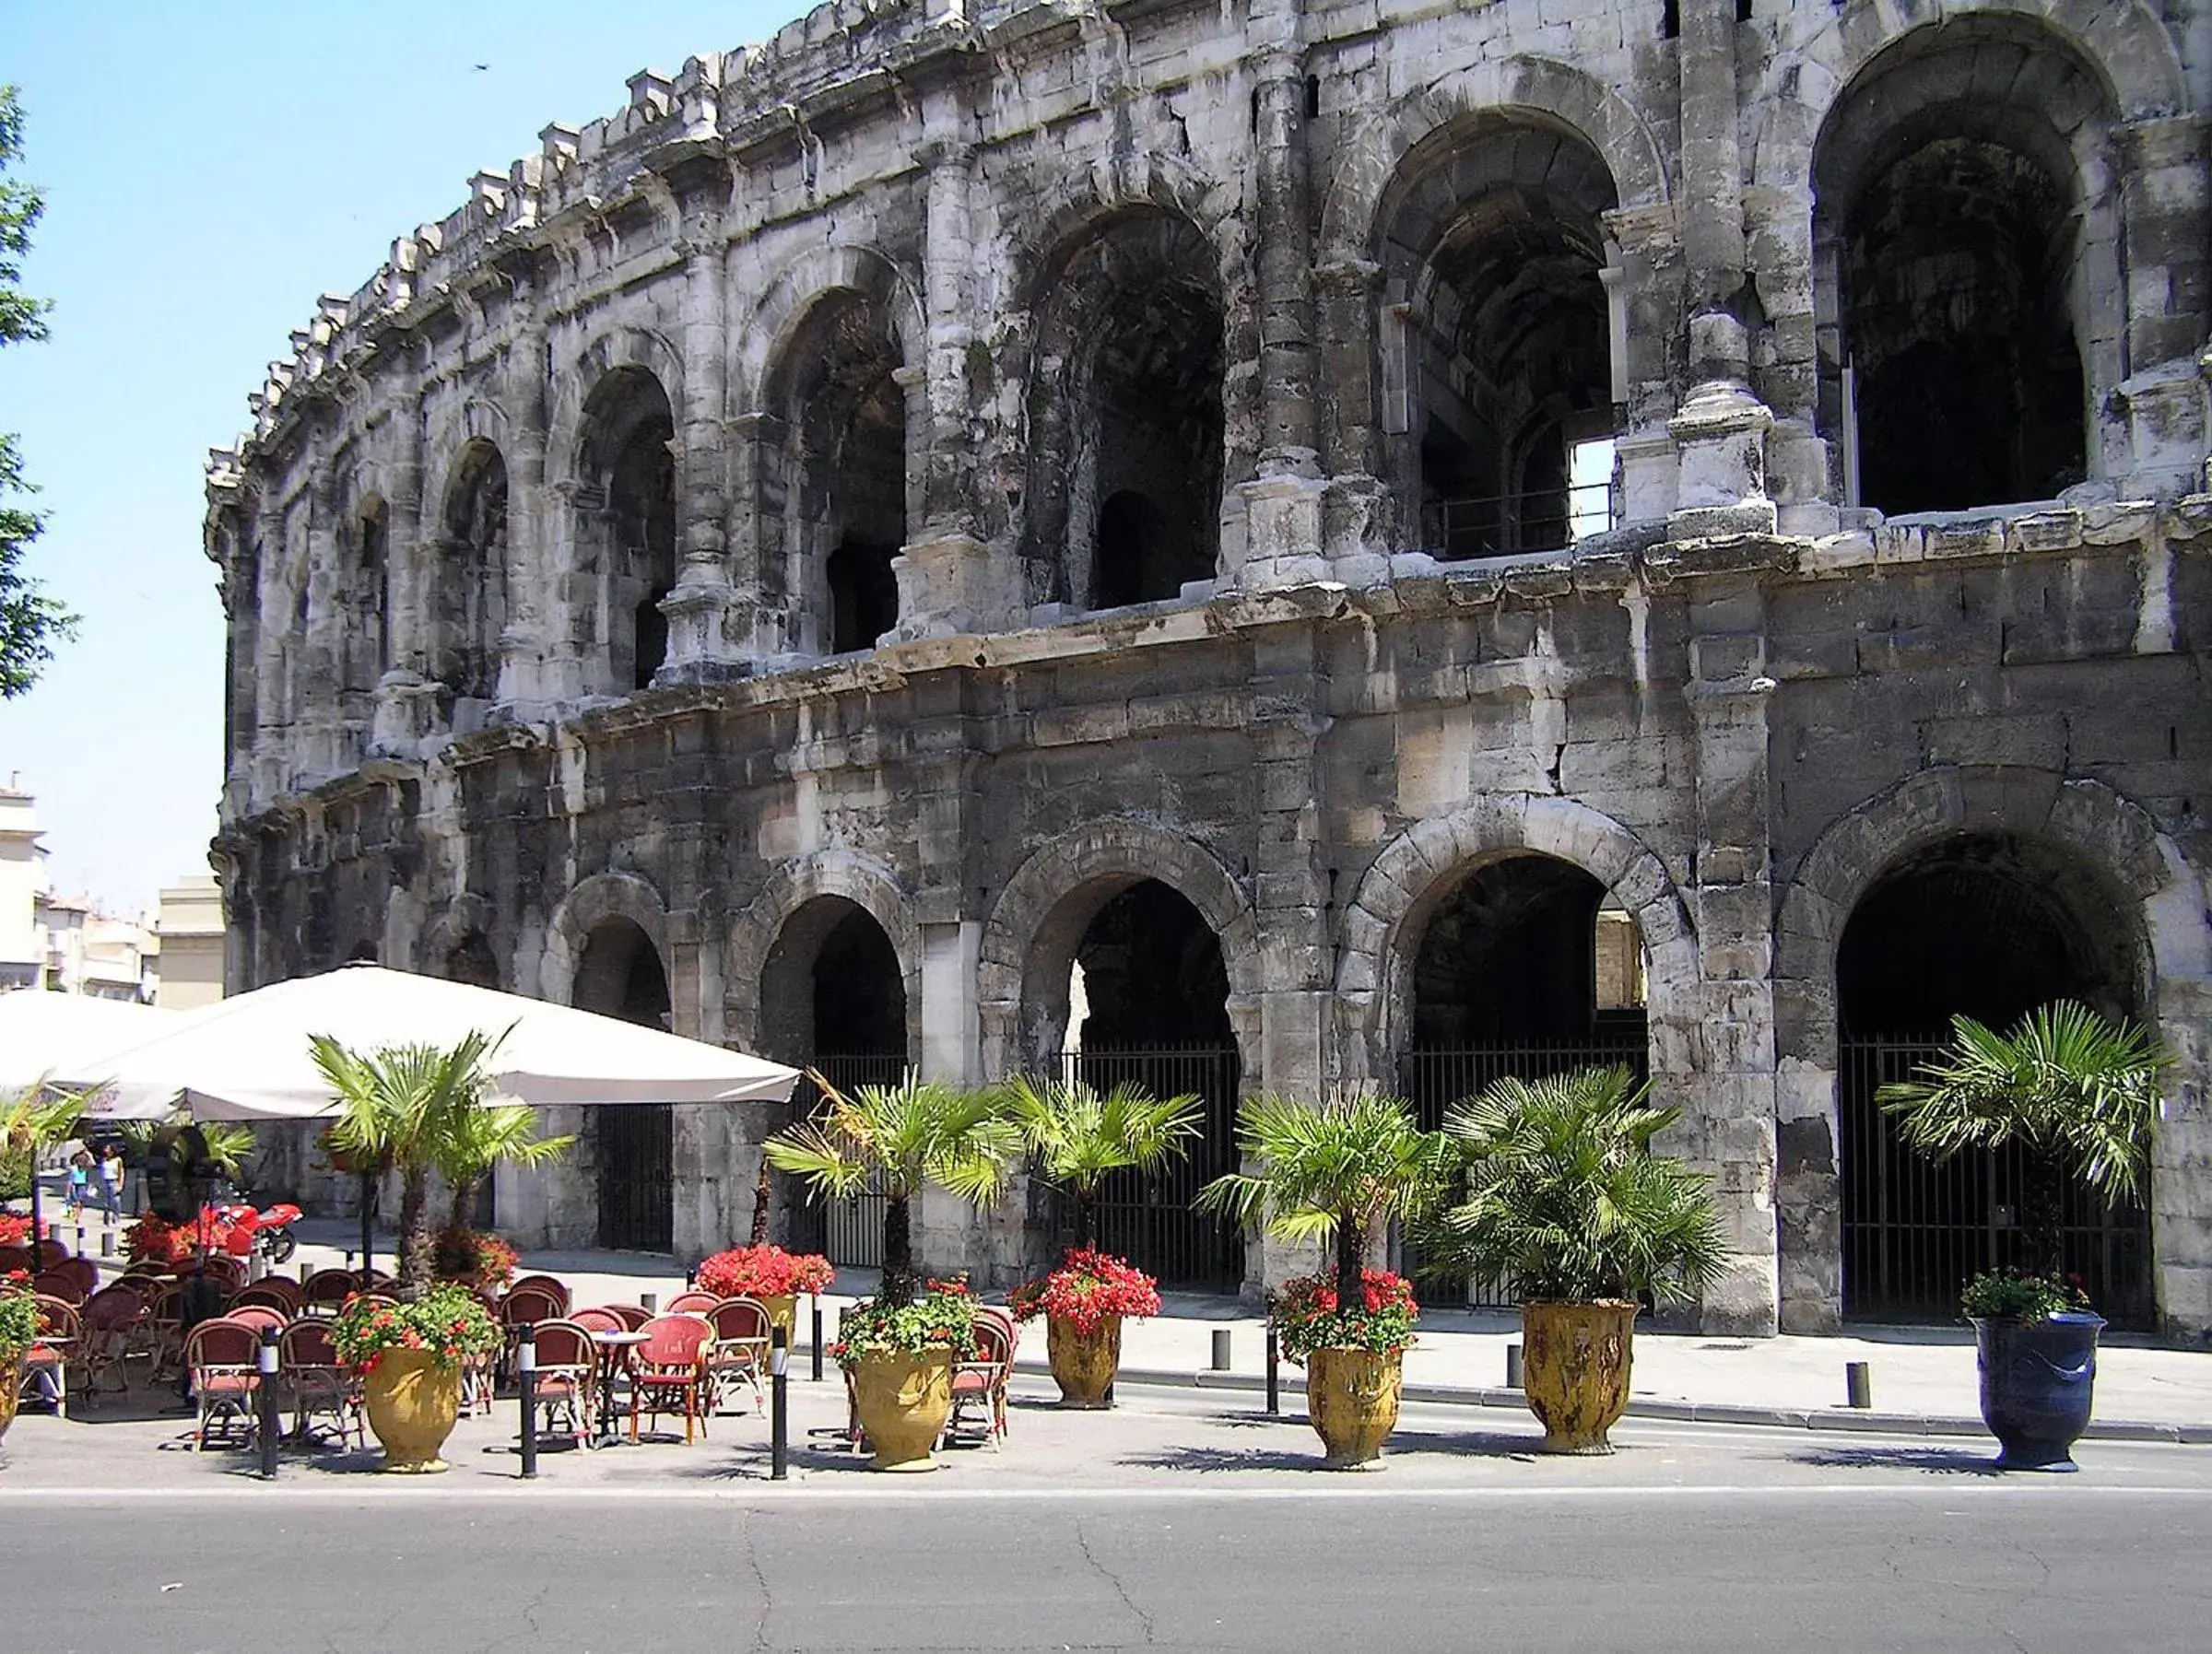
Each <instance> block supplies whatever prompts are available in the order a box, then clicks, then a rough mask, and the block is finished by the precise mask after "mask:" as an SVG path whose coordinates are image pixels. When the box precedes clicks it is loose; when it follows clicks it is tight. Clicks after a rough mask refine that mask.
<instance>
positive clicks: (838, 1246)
mask: <svg viewBox="0 0 2212 1654" xmlns="http://www.w3.org/2000/svg"><path fill="white" fill-rule="evenodd" d="M814 1066H815V1067H816V1068H817V1069H818V1070H820V1071H821V1075H822V1077H823V1078H824V1079H826V1080H828V1081H829V1082H830V1084H831V1085H834V1086H836V1087H837V1088H838V1089H839V1090H840V1091H850V1090H852V1089H853V1087H854V1086H856V1085H897V1084H898V1083H899V1082H900V1079H901V1078H902V1077H904V1075H905V1073H906V1068H907V1062H906V1059H905V1058H904V1057H903V1056H900V1055H898V1054H896V1053H894V1054H891V1055H888V1056H886V1055H883V1054H881V1053H879V1052H874V1051H863V1052H853V1051H838V1052H830V1053H827V1054H825V1055H822V1056H818V1057H817V1058H815V1060H814ZM820 1100H821V1090H820V1088H819V1087H818V1086H817V1085H815V1083H814V1081H813V1080H812V1079H811V1078H810V1077H808V1076H807V1075H805V1074H801V1075H800V1076H799V1083H798V1085H796V1086H794V1088H793V1090H792V1094H791V1101H792V1117H793V1118H794V1120H804V1119H806V1117H807V1116H808V1115H809V1114H811V1113H813V1112H814V1108H815V1105H816V1104H817V1103H818V1102H819V1101H820ZM886 1204H887V1201H886V1197H884V1196H883V1195H881V1194H876V1193H870V1194H857V1195H851V1196H848V1197H847V1198H845V1199H843V1200H818V1199H809V1200H807V1201H806V1203H805V1204H803V1205H801V1206H799V1207H797V1208H795V1209H794V1213H793V1216H794V1220H795V1222H794V1241H796V1242H798V1243H799V1244H800V1245H801V1246H802V1247H803V1248H804V1249H809V1250H816V1251H819V1252H820V1253H822V1255H823V1256H824V1257H826V1258H828V1259H829V1260H830V1262H832V1263H835V1264H838V1265H840V1266H841V1267H850V1268H853V1269H880V1268H882V1267H883V1212H884V1207H885V1205H886Z"/></svg>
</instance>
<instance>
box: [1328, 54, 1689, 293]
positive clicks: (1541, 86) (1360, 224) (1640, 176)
mask: <svg viewBox="0 0 2212 1654" xmlns="http://www.w3.org/2000/svg"><path fill="white" fill-rule="evenodd" d="M1515 112H1521V113H1527V114H1534V115H1536V116H1539V117H1541V118H1544V119H1547V120H1551V121H1556V122H1559V123H1561V124H1563V125H1565V126H1567V127H1569V128H1571V130H1572V131H1574V132H1575V133H1576V134H1577V135H1579V136H1581V137H1582V138H1583V141H1585V142H1586V143H1588V144H1589V145H1590V146H1591V147H1593V148H1594V149H1595V150H1596V151H1597V152H1598V154H1599V155H1600V156H1602V157H1604V158H1605V162H1606V167H1607V168H1608V169H1610V170H1611V171H1612V174H1613V182H1614V187H1615V188H1616V189H1617V190H1618V192H1619V195H1620V205H1621V206H1622V207H1623V208H1624V209H1625V208H1631V207H1653V206H1659V205H1664V204H1665V202H1666V201H1667V200H1668V198H1669V196H1668V189H1667V170H1666V164H1665V159H1664V158H1663V157H1662V156H1661V153H1660V148H1659V144H1658V140H1657V139H1656V138H1655V137H1654V136H1653V134H1652V131H1651V129H1650V127H1649V126H1647V125H1646V124H1645V123H1644V121H1643V118H1642V117H1641V115H1639V114H1638V113H1637V112H1636V111H1635V110H1634V109H1633V108H1631V107H1630V104H1629V103H1628V102H1627V100H1624V99H1623V98H1622V97H1621V96H1620V95H1619V94H1618V92H1616V91H1614V90H1613V89H1612V88H1610V87H1608V86H1606V84H1605V83H1604V82H1603V81H1601V80H1598V79H1597V78H1596V77H1595V76H1591V75H1588V74H1585V73H1584V72H1583V70H1581V69H1577V68H1575V67H1574V66H1573V65H1570V64H1563V63H1560V62H1559V61H1558V60H1556V59H1553V58H1546V57H1513V58H1508V59H1506V60H1505V61H1504V62H1502V63H1496V64H1481V65H1475V66H1474V67H1471V68H1467V69H1464V70H1458V71H1455V72H1453V74H1450V75H1447V76H1443V77H1442V78H1441V79H1439V80H1437V81H1435V82H1433V83H1432V84H1430V86H1427V87H1424V88H1421V89H1420V90H1418V91H1416V92H1409V93H1407V94H1406V95H1405V96H1404V97H1402V98H1399V99H1397V100H1394V102H1392V103H1390V104H1389V105H1387V106H1385V107H1384V108H1383V109H1382V110H1381V111H1377V112H1376V113H1375V114H1373V115H1371V116H1370V117H1369V118H1368V120H1367V121H1366V122H1364V123H1362V124H1361V125H1360V127H1359V129H1358V130H1357V131H1356V132H1354V133H1353V134H1352V135H1350V137H1349V140H1348V141H1347V143H1346V144H1345V145H1343V147H1341V148H1340V150H1339V152H1338V157H1337V159H1336V162H1335V176H1334V178H1333V180H1332V181H1331V182H1330V185H1329V189H1328V194H1327V195H1326V197H1325V198H1324V201H1323V204H1322V213H1321V238H1320V242H1319V246H1318V249H1317V254H1318V260H1319V262H1321V263H1323V264H1329V263H1334V262H1336V261H1341V260H1361V259H1365V258H1367V257H1369V256H1371V254H1370V251H1369V250H1370V248H1371V246H1372V244H1373V241H1374V239H1375V237H1376V236H1377V235H1378V234H1380V233H1381V231H1380V225H1381V221H1382V216H1383V213H1384V211H1385V208H1386V196H1387V194H1388V193H1389V190H1390V185H1391V182H1392V181H1393V179H1394V177H1395V176H1396V174H1397V171H1398V167H1399V163H1400V162H1401V161H1403V160H1404V159H1405V158H1406V156H1407V155H1408V154H1409V153H1411V152H1412V150H1413V148H1414V147H1415V146H1416V145H1417V144H1418V143H1419V142H1420V141H1421V140H1422V139H1423V138H1425V137H1427V136H1428V135H1430V133H1432V132H1435V131H1437V130H1439V129H1440V128H1441V127H1444V126H1447V125H1449V124H1451V123H1453V122H1454V121H1457V120H1460V119H1462V118H1464V117H1465V116H1468V115H1473V114H1481V113H1496V114H1504V115H1511V114H1513V113H1515Z"/></svg>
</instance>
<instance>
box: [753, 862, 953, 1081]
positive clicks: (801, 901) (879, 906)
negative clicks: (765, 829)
mask: <svg viewBox="0 0 2212 1654" xmlns="http://www.w3.org/2000/svg"><path fill="white" fill-rule="evenodd" d="M820 897H840V898H841V899H842V900H845V901H848V902H851V903H852V904H853V906H854V907H856V908H858V909H861V911H863V912H865V913H866V914H867V915H868V917H869V918H871V919H873V920H874V921H876V922H877V925H879V926H880V927H882V930H883V933H884V934H885V935H886V936H887V937H888V938H889V939H890V944H891V949H892V951H893V952H894V953H895V954H897V955H898V956H899V971H900V979H901V980H902V981H903V983H904V985H905V989H906V1026H907V1034H906V1040H907V1055H908V1059H909V1061H914V1060H916V1059H917V1058H918V1056H919V1054H920V1050H921V1040H922V929H921V926H920V925H919V924H918V923H917V922H916V921H915V919H914V912H913V905H912V898H911V897H909V895H908V893H907V891H906V890H905V888H904V887H903V886H901V885H900V882H899V876H898V874H896V873H894V872H893V871H892V870H891V868H890V867H889V866H888V865H887V864H885V863H884V862H879V861H877V859H876V858H875V857H873V856H868V855H864V854H862V853H861V852H859V851H857V850H842V849H840V850H821V851H818V852H817V853H816V854H814V855H812V856H809V857H807V858H806V860H805V861H802V862H788V863H786V864H785V865H783V866H782V867H780V868H778V869H777V870H776V871H775V872H774V873H773V874H771V875H770V877H769V881H768V884H767V885H766V886H765V887H763V888H762V890H761V892H760V894H759V895H758V896H756V897H754V898H753V899H752V901H751V902H750V903H749V904H747V907H746V909H744V911H742V912H741V913H739V914H738V915H737V916H736V918H735V920H734V921H732V922H731V925H730V941H729V959H730V961H731V968H730V970H729V973H728V985H727V989H726V995H727V997H726V1003H727V1005H728V1007H729V1028H730V1033H731V1036H732V1038H735V1040H736V1041H737V1042H738V1043H739V1044H741V1045H744V1046H745V1047H746V1049H747V1050H758V1049H760V1044H761V1041H762V1005H761V998H762V994H761V985H762V983H761V979H762V973H763V971H764V969H765V968H766V967H767V964H768V961H769V958H770V956H771V953H772V952H773V951H774V949H775V946H776V944H777V942H778V940H779V939H780V938H781V937H782V935H783V933H784V929H785V926H786V925H787V924H788V923H789V922H790V921H791V920H792V919H793V918H794V916H795V915H797V914H798V912H799V911H800V909H803V908H805V907H806V906H807V905H808V904H809V903H811V902H814V901H816V900H818V899H819V898H820Z"/></svg>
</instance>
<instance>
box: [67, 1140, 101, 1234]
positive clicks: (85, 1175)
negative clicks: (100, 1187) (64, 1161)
mask: <svg viewBox="0 0 2212 1654" xmlns="http://www.w3.org/2000/svg"><path fill="white" fill-rule="evenodd" d="M97 1165H98V1162H96V1161H95V1160H94V1159H93V1158H92V1151H91V1150H90V1149H88V1148H85V1147H83V1146H81V1145H80V1146H79V1147H78V1149H77V1151H76V1154H75V1155H71V1156H70V1159H69V1215H70V1217H71V1218H72V1219H73V1220H74V1221H75V1222H77V1223H80V1224H81V1223H83V1222H84V1221H85V1208H86V1207H87V1206H89V1205H90V1204H91V1203H92V1179H93V1176H94V1174H95V1168H96V1167H97Z"/></svg>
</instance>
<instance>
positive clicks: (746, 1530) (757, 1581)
mask: <svg viewBox="0 0 2212 1654" xmlns="http://www.w3.org/2000/svg"><path fill="white" fill-rule="evenodd" d="M756 1514H757V1513H756V1512H755V1511H752V1510H750V1509H747V1510H740V1511H739V1512H738V1513H737V1545H738V1554H740V1555H741V1556H743V1557H744V1558H745V1566H746V1567H747V1569H748V1570H749V1571H750V1572H751V1574H752V1576H753V1584H754V1585H755V1586H756V1587H757V1588H758V1589H759V1592H760V1613H759V1615H758V1616H757V1617H756V1618H755V1619H754V1621H753V1640H752V1647H753V1648H755V1649H766V1648H768V1646H769V1645H768V1616H769V1613H771V1610H772V1609H773V1608H774V1606H775V1604H774V1603H773V1602H771V1601H770V1600H769V1589H768V1572H767V1570H766V1569H765V1568H763V1567H762V1566H760V1548H759V1546H758V1545H757V1544H755V1543H753V1519H754V1517H755V1515H756Z"/></svg>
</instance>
